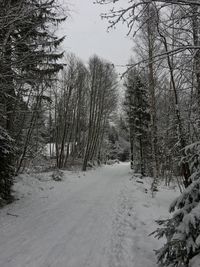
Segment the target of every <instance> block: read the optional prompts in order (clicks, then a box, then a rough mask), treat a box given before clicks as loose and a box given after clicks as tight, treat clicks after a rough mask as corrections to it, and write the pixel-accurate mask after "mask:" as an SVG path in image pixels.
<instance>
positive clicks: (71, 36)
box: [62, 0, 132, 71]
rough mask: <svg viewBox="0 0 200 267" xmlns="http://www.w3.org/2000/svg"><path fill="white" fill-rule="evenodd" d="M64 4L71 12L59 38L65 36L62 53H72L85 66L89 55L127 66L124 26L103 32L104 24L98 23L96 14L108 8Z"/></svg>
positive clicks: (74, 0) (85, 2) (73, 1)
mask: <svg viewBox="0 0 200 267" xmlns="http://www.w3.org/2000/svg"><path fill="white" fill-rule="evenodd" d="M64 1H65V2H66V3H67V5H68V6H69V8H70V9H71V11H70V16H71V17H70V18H68V19H67V20H66V22H65V23H64V25H62V34H64V35H66V36H67V37H66V40H65V42H64V44H63V46H64V49H65V50H66V51H67V52H73V53H75V54H76V55H77V56H78V57H80V58H81V59H82V60H83V61H84V62H85V63H87V62H88V59H89V57H90V56H91V55H93V54H97V55H98V56H100V57H103V58H104V59H107V60H109V61H111V62H113V63H114V64H115V65H125V64H127V62H128V60H129V58H130V56H131V53H132V52H131V47H132V42H131V40H130V39H129V38H128V37H126V33H127V29H126V27H125V26H122V25H119V26H118V27H117V29H116V30H111V31H110V32H109V33H108V32H107V26H108V23H107V21H102V20H101V18H100V14H101V13H102V12H105V11H106V9H108V6H99V5H94V4H93V0H64ZM120 71H121V68H120Z"/></svg>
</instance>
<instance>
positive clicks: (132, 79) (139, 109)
mask: <svg viewBox="0 0 200 267" xmlns="http://www.w3.org/2000/svg"><path fill="white" fill-rule="evenodd" d="M125 87H126V101H125V110H126V113H127V117H128V121H129V129H130V143H131V154H132V159H131V161H133V147H135V149H134V151H136V152H135V153H136V155H135V158H136V160H137V161H138V162H139V170H140V172H141V174H142V175H145V173H146V171H147V163H146V162H147V156H148V155H149V143H148V135H149V122H150V115H149V105H148V94H147V88H146V86H145V84H144V82H143V81H142V76H141V74H140V73H139V72H138V70H136V69H134V70H131V71H129V73H128V76H127V79H126V83H125Z"/></svg>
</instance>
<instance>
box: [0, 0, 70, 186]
mask: <svg viewBox="0 0 200 267" xmlns="http://www.w3.org/2000/svg"><path fill="white" fill-rule="evenodd" d="M65 18H66V17H64V16H62V15H61V13H60V9H59V5H58V2H57V1H56V0H31V1H29V0H9V1H4V0H3V1H1V3H0V59H1V60H0V90H1V97H0V125H1V127H2V128H3V129H5V132H7V135H5V138H6V136H7V137H9V136H11V137H12V138H13V139H16V146H19V147H20V146H21V147H22V149H21V147H20V149H19V150H18V152H20V153H17V154H15V157H13V156H11V158H10V160H9V163H10V164H11V165H12V166H13V167H17V173H18V172H19V171H20V169H21V166H22V164H23V161H24V159H25V157H26V153H27V151H28V149H29V145H30V142H31V138H32V134H33V132H34V131H33V130H34V128H35V127H36V124H37V120H38V115H37V114H38V108H40V107H41V103H42V101H43V100H44V98H45V97H46V96H45V90H46V89H47V87H49V86H50V85H51V84H52V82H53V81H54V79H55V75H56V73H57V72H58V71H59V70H60V69H62V67H63V64H62V63H58V60H59V59H61V58H62V56H63V53H60V52H58V48H59V45H60V44H61V42H62V41H63V39H64V38H58V37H57V36H56V34H55V28H56V27H57V25H58V24H59V23H60V22H62V21H64V20H65ZM26 100H27V102H26ZM25 102H26V104H25ZM22 106H23V107H24V110H21V107H22ZM32 107H34V108H33V109H32ZM31 109H32V110H31ZM27 111H28V113H29V115H28V116H27V115H26V114H25V112H27ZM22 114H23V117H24V120H22V121H21V123H20V129H19V125H18V126H17V125H16V124H15V123H16V122H18V121H19V118H20V117H21V115H22ZM30 115H31V116H30ZM28 121H29V123H28V125H27V122H28ZM25 128H26V130H25ZM27 128H28V129H27ZM24 134H25V136H24ZM18 140H19V141H20V145H19V143H18ZM22 140H23V141H22ZM21 142H22V143H23V144H22V143H21ZM8 143H9V140H8ZM11 154H12V153H10V155H11ZM17 155H18V156H19V157H17ZM16 164H17V166H16ZM5 166H6V165H5ZM9 179H10V178H9ZM5 180H6V178H5ZM8 184H10V182H9V181H8Z"/></svg>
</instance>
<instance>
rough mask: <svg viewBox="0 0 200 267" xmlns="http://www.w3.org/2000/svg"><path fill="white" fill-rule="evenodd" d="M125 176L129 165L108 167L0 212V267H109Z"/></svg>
mask: <svg viewBox="0 0 200 267" xmlns="http://www.w3.org/2000/svg"><path fill="white" fill-rule="evenodd" d="M129 177H130V174H129V166H128V164H119V165H117V164H116V165H114V166H106V167H103V168H100V169H97V170H94V171H90V172H88V173H86V174H85V176H84V175H83V174H81V177H79V178H76V181H75V182H74V181H73V179H72V177H71V181H70V182H69V181H68V180H67V179H66V180H65V181H63V182H60V183H57V184H55V185H54V188H53V189H52V188H50V189H51V190H48V192H47V191H45V189H44V190H43V192H42V193H41V195H39V196H37V195H36V196H35V199H34V197H33V199H31V198H30V199H29V201H28V200H26V199H24V202H23V201H22V200H20V201H19V203H16V204H12V205H10V206H8V207H6V208H4V209H3V210H2V211H1V212H0V217H1V216H3V219H2V220H0V267H86V266H87V267H105V266H109V267H111V266H110V264H109V260H108V259H109V258H110V255H109V253H110V246H111V237H112V222H113V219H114V218H115V215H116V214H115V210H116V205H117V204H118V203H117V202H118V199H119V195H120V192H121V191H122V189H123V187H124V185H125V184H126V183H127V181H128V178H129ZM23 205H24V206H23ZM8 213H9V214H17V216H16V217H15V216H13V217H11V216H9V215H7V216H5V215H6V214H8ZM121 267H123V266H121Z"/></svg>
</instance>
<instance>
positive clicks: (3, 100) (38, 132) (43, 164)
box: [0, 0, 200, 266]
mask: <svg viewBox="0 0 200 267" xmlns="http://www.w3.org/2000/svg"><path fill="white" fill-rule="evenodd" d="M96 3H98V4H101V5H103V4H108V7H109V8H110V11H109V8H108V12H107V13H106V14H102V17H103V18H105V19H107V20H108V27H109V28H110V29H112V28H115V27H116V28H117V24H119V23H125V24H126V25H127V34H128V35H129V36H131V38H132V40H133V55H132V57H131V58H130V61H129V62H127V66H126V68H125V71H124V74H123V76H122V77H119V76H118V75H117V73H116V70H115V66H114V65H113V64H112V63H111V62H108V61H106V60H104V59H101V58H99V57H98V56H97V55H91V58H90V59H89V62H88V64H87V65H86V64H84V63H83V62H82V61H81V59H79V58H77V57H76V55H73V54H68V53H67V51H61V48H60V45H61V44H62V42H63V40H64V37H58V35H57V33H56V30H57V28H58V27H59V25H60V23H62V22H63V21H65V20H67V14H66V11H65V10H64V9H63V8H62V6H61V5H60V4H59V1H57V0H8V1H5V0H1V1H0V59H1V60H0V92H1V93H0V201H1V203H2V204H5V203H8V202H10V201H12V184H13V181H14V177H15V176H16V175H18V174H19V173H21V172H25V171H26V170H27V169H31V168H32V169H33V170H34V171H36V170H37V168H39V167H40V170H47V169H64V168H69V167H70V166H75V165H78V166H79V167H81V169H82V170H83V171H86V170H87V168H88V167H92V166H94V165H101V164H104V163H106V162H109V161H110V162H111V161H115V160H116V161H118V160H120V161H128V160H130V166H131V168H132V169H133V170H134V171H135V172H139V173H141V176H151V177H153V179H152V180H153V182H152V196H155V192H156V191H157V190H159V183H160V181H163V180H165V182H166V184H167V185H168V184H170V182H174V183H177V184H178V186H179V189H180V192H181V195H180V197H179V198H177V199H176V200H175V201H174V203H173V204H172V206H171V208H170V210H171V212H173V211H174V210H176V212H175V213H174V214H173V215H172V217H170V219H168V220H163V221H158V224H159V225H160V226H159V228H158V229H157V230H156V231H155V232H154V234H155V236H157V237H158V238H160V237H162V236H166V237H167V242H166V244H165V245H164V247H162V248H161V249H160V250H158V251H157V252H156V253H157V257H158V261H159V264H161V266H189V263H190V260H191V259H192V258H193V257H194V256H196V255H198V254H199V253H200V241H199V240H200V238H199V237H200V171H199V156H200V13H199V11H200V2H199V1H198V0H193V1H190V0H176V1H175V0H174V1H173V0H161V1H158V0H155V1H154V0H151V1H148V0H132V1H128V0H127V1H124V0H115V1H110V0H98V1H96ZM118 4H119V5H118ZM119 6H122V8H121V7H120V8H119ZM123 6H124V8H123ZM120 78H121V79H120ZM119 89H121V90H119ZM122 89H123V90H124V95H121V94H120V93H119V92H120V91H122Z"/></svg>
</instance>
